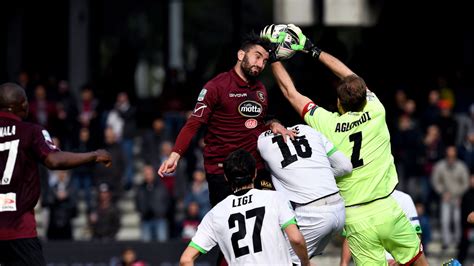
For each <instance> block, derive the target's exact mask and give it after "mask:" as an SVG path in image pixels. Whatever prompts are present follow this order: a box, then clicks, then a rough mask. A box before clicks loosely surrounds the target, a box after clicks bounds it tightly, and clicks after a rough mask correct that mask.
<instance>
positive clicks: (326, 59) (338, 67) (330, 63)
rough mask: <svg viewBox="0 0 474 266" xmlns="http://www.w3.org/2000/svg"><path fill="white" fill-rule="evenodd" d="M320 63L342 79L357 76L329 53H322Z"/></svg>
mask: <svg viewBox="0 0 474 266" xmlns="http://www.w3.org/2000/svg"><path fill="white" fill-rule="evenodd" d="M319 61H320V62H321V63H323V64H324V65H325V66H326V67H327V68H329V69H330V70H331V71H332V72H333V73H334V74H335V75H336V76H338V77H339V78H340V79H342V78H345V77H347V76H350V75H355V73H354V72H352V70H350V69H349V68H348V67H347V66H346V65H345V64H344V63H342V62H341V61H340V60H339V59H337V58H336V57H334V56H332V55H331V54H329V53H326V52H321V54H320V55H319Z"/></svg>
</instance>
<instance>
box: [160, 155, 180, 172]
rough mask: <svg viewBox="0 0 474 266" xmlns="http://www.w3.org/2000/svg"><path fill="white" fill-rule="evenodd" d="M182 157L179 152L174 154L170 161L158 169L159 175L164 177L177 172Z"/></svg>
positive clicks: (169, 158) (167, 160)
mask: <svg viewBox="0 0 474 266" xmlns="http://www.w3.org/2000/svg"><path fill="white" fill-rule="evenodd" d="M180 157H181V156H180V155H179V153H177V152H172V153H171V154H170V156H169V157H168V159H166V160H165V161H164V162H163V163H162V164H161V166H160V169H158V175H159V176H161V177H164V176H165V175H166V174H171V173H173V172H174V171H176V167H177V166H178V161H179V158H180Z"/></svg>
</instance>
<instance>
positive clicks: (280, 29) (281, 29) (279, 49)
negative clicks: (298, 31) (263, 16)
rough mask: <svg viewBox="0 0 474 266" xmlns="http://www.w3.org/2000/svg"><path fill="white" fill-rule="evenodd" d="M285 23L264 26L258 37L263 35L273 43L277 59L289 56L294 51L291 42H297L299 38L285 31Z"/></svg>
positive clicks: (286, 28) (286, 26) (286, 27)
mask: <svg viewBox="0 0 474 266" xmlns="http://www.w3.org/2000/svg"><path fill="white" fill-rule="evenodd" d="M287 30H288V25H287V24H272V25H268V26H266V27H265V28H264V29H263V30H262V31H261V32H260V37H264V38H267V39H269V40H270V42H271V43H273V44H275V46H276V48H275V55H276V59H277V60H285V59H289V58H291V57H292V56H293V55H294V54H295V53H296V51H294V50H293V49H291V45H292V44H298V42H299V40H298V39H297V38H295V36H293V35H292V34H288V33H287Z"/></svg>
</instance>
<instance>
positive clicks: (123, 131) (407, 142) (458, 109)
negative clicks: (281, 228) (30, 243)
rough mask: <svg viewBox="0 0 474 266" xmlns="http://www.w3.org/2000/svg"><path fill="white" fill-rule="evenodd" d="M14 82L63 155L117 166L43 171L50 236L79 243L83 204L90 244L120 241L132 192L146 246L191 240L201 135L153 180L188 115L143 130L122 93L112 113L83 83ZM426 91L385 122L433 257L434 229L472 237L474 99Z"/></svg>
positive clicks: (394, 108)
mask: <svg viewBox="0 0 474 266" xmlns="http://www.w3.org/2000/svg"><path fill="white" fill-rule="evenodd" d="M17 82H18V83H19V84H20V85H22V86H23V87H24V88H25V89H26V91H27V94H28V97H29V99H30V116H29V120H30V121H32V122H35V123H39V124H41V125H43V126H44V127H46V128H47V129H48V130H49V131H50V133H51V134H52V135H53V136H54V139H55V141H56V144H57V146H59V147H60V148H61V149H62V150H65V151H79V152H80V151H89V150H93V149H95V148H99V147H102V148H105V149H107V150H108V151H109V152H110V153H111V154H112V156H113V166H112V167H111V168H105V167H103V166H102V165H96V166H95V165H88V166H81V167H79V168H76V169H74V170H71V171H48V170H46V169H43V170H44V171H43V173H42V177H43V178H42V180H43V181H44V182H43V188H42V191H43V192H42V194H43V195H42V201H41V203H42V206H43V207H44V208H46V209H48V210H49V211H48V213H49V219H48V221H49V224H48V226H47V238H48V239H51V240H54V239H73V234H72V219H74V217H76V215H77V207H78V202H79V201H80V200H82V201H84V202H85V204H86V208H87V215H88V219H87V223H88V227H89V230H90V232H91V238H92V239H93V240H114V239H116V235H117V232H118V231H119V229H120V226H121V225H120V217H121V213H120V209H119V208H118V206H117V203H118V202H119V200H120V199H123V197H124V194H125V193H132V194H133V198H134V199H135V209H136V210H137V211H138V212H139V214H140V225H141V238H142V240H143V241H166V240H168V239H172V238H173V239H175V238H181V239H184V240H188V239H190V238H191V237H192V236H193V235H194V233H195V231H196V228H197V225H198V224H199V221H200V219H201V218H202V217H203V216H204V214H205V213H206V212H207V211H208V210H209V209H210V204H209V199H208V186H207V182H206V178H205V173H204V170H203V161H202V160H203V159H202V148H203V146H204V145H205V144H204V142H203V140H202V137H203V133H204V132H201V133H200V134H198V136H197V137H196V138H195V139H194V140H193V141H192V144H191V148H190V149H189V151H188V152H187V154H186V156H185V158H183V159H184V160H182V163H180V164H179V166H178V169H177V171H176V172H175V173H173V174H171V175H168V176H166V177H165V178H163V179H160V178H158V177H157V174H156V170H157V169H158V168H159V166H160V165H161V162H162V160H164V159H166V158H167V157H168V155H169V154H170V153H171V150H172V147H173V144H174V140H175V138H176V136H177V134H178V132H179V130H180V128H181V127H182V126H183V125H184V123H185V121H186V119H187V115H189V112H186V110H182V111H168V112H162V113H157V115H156V116H154V117H152V118H151V119H150V120H151V121H149V123H148V124H147V125H145V126H143V127H139V126H138V124H137V120H138V119H139V118H138V117H137V116H138V115H139V113H138V112H137V106H136V105H137V103H134V102H132V101H131V100H130V99H131V97H130V95H128V93H127V92H125V91H121V92H120V91H117V92H115V94H114V96H116V98H115V102H114V103H113V105H112V106H110V108H107V107H104V105H103V104H102V103H101V99H99V98H97V97H96V96H95V91H94V88H93V87H92V86H88V85H84V86H83V87H82V88H81V90H80V93H79V94H78V96H79V97H74V94H73V93H72V91H70V88H69V86H68V83H67V81H65V80H58V81H55V80H52V81H51V80H49V81H48V82H38V81H33V80H31V78H30V77H29V76H28V74H27V73H25V72H23V73H21V74H20V75H19V78H18V81H17ZM426 91H429V92H428V93H427V94H426V95H424V96H423V97H424V100H423V102H420V101H419V100H417V101H415V99H412V98H410V95H409V93H408V92H407V91H405V90H403V89H398V90H396V91H395V92H394V93H393V94H392V95H391V96H390V97H391V98H389V99H391V100H392V102H391V103H388V105H387V106H389V107H388V110H387V116H388V117H387V121H389V128H390V131H391V136H392V153H393V155H394V157H395V162H396V165H397V170H398V173H399V179H400V184H399V187H398V188H399V189H400V190H402V191H405V192H407V193H409V194H410V195H411V196H412V197H413V199H414V200H415V202H416V205H417V210H418V212H419V216H420V222H421V224H422V229H423V242H424V243H425V249H426V250H428V251H429V242H430V240H431V231H432V230H433V229H439V230H440V231H441V236H442V237H441V241H442V246H443V248H449V247H457V244H459V243H461V242H462V241H463V238H465V237H466V236H465V235H466V234H467V233H466V232H467V230H468V225H467V224H466V223H465V219H464V218H462V217H465V215H466V212H469V211H471V210H472V203H470V202H464V201H463V198H464V199H465V198H469V197H472V195H473V193H474V102H473V99H472V98H470V97H469V96H467V99H466V98H463V97H464V95H460V94H459V93H457V90H456V88H455V87H454V88H451V87H450V85H449V84H448V82H447V81H446V80H445V79H443V78H441V77H440V78H439V80H438V81H437V87H435V88H432V89H431V90H426ZM418 93H419V92H418ZM469 98H470V99H469ZM384 100H385V101H387V99H384ZM273 104H275V103H273ZM418 106H422V108H419V107H418ZM469 195H471V196H469Z"/></svg>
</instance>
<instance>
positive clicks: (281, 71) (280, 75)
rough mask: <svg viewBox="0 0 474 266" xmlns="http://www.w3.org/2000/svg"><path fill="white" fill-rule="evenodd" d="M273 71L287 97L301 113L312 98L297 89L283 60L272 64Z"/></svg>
mask: <svg viewBox="0 0 474 266" xmlns="http://www.w3.org/2000/svg"><path fill="white" fill-rule="evenodd" d="M272 72H273V75H274V76H275V80H276V82H277V84H278V86H279V87H280V89H281V92H282V93H283V95H284V96H285V98H286V99H288V101H289V102H290V103H291V105H292V106H293V108H295V110H296V111H297V112H298V113H299V114H301V113H302V112H303V109H304V107H305V106H306V105H307V104H308V103H310V102H311V99H309V98H308V97H306V96H304V95H303V94H301V93H300V92H299V91H297V90H296V88H295V85H294V83H293V80H291V77H290V75H289V74H288V72H287V71H286V69H285V67H284V66H283V64H282V63H281V62H275V63H273V64H272Z"/></svg>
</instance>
